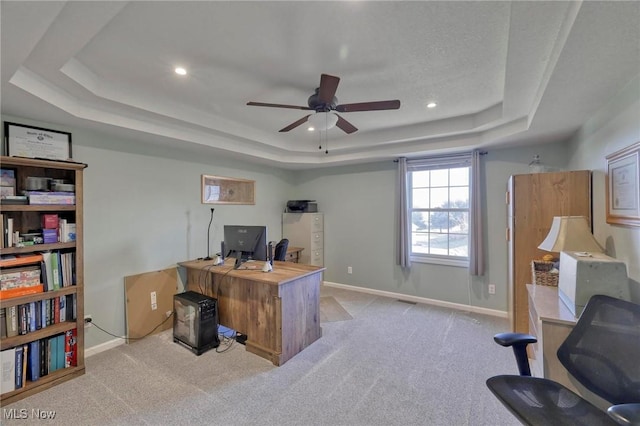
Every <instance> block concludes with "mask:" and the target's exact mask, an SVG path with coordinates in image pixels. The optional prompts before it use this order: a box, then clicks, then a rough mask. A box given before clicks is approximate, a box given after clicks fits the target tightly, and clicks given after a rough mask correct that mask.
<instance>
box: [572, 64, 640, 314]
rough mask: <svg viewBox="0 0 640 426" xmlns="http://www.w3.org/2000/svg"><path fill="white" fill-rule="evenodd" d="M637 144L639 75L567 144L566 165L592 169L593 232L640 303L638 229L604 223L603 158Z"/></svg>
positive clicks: (639, 229) (639, 100)
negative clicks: (624, 271)
mask: <svg viewBox="0 0 640 426" xmlns="http://www.w3.org/2000/svg"><path fill="white" fill-rule="evenodd" d="M638 141H640V74H639V75H638V76H637V77H636V78H635V79H634V80H632V81H631V82H629V84H628V85H627V86H626V87H625V88H624V89H623V90H622V91H621V92H620V94H619V95H618V96H616V97H615V98H613V99H611V101H609V103H607V104H605V105H604V106H603V108H602V109H601V110H600V111H599V113H598V114H596V115H595V116H594V117H593V118H592V119H591V120H589V121H588V122H587V123H585V125H584V126H583V127H582V129H581V130H580V132H578V133H577V134H576V135H575V136H574V138H573V140H572V141H571V142H570V144H569V156H570V157H569V165H570V167H572V168H584V169H591V170H593V217H594V230H593V233H594V235H595V237H596V239H597V240H598V242H600V244H601V245H603V246H604V247H606V250H607V254H608V255H609V256H612V257H615V258H616V259H620V260H621V261H623V262H625V263H626V265H627V273H628V275H629V277H630V286H631V292H632V298H633V300H635V301H637V302H640V227H629V226H620V225H609V224H607V223H606V201H605V179H606V156H607V155H609V154H612V153H614V152H616V151H618V150H620V149H623V148H625V147H627V146H629V145H631V144H633V143H636V142H638Z"/></svg>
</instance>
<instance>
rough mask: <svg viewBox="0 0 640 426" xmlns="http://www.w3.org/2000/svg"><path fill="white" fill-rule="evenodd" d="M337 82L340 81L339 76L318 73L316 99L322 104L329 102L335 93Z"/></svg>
mask: <svg viewBox="0 0 640 426" xmlns="http://www.w3.org/2000/svg"><path fill="white" fill-rule="evenodd" d="M338 83H340V77H335V76H333V75H329V74H322V75H320V88H319V90H318V100H319V101H320V102H321V103H323V104H331V102H333V97H334V96H335V95H336V90H338Z"/></svg>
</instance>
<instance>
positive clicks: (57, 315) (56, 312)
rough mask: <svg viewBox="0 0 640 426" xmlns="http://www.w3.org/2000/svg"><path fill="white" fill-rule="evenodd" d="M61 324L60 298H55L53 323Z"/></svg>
mask: <svg viewBox="0 0 640 426" xmlns="http://www.w3.org/2000/svg"><path fill="white" fill-rule="evenodd" d="M59 322H60V298H59V297H54V298H53V323H54V324H58V323H59Z"/></svg>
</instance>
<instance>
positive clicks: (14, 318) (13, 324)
mask: <svg viewBox="0 0 640 426" xmlns="http://www.w3.org/2000/svg"><path fill="white" fill-rule="evenodd" d="M5 311H6V312H5V319H6V323H7V337H13V336H17V335H18V307H17V306H15V305H14V306H8V307H7V308H6V309H5Z"/></svg>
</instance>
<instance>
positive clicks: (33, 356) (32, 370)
mask: <svg viewBox="0 0 640 426" xmlns="http://www.w3.org/2000/svg"><path fill="white" fill-rule="evenodd" d="M28 352H29V357H28V363H27V379H29V380H30V381H32V382H35V381H36V380H38V379H39V378H40V340H34V341H32V342H29V351H28Z"/></svg>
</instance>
